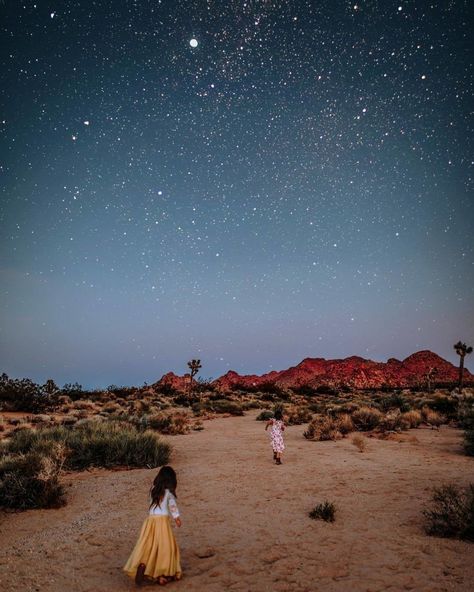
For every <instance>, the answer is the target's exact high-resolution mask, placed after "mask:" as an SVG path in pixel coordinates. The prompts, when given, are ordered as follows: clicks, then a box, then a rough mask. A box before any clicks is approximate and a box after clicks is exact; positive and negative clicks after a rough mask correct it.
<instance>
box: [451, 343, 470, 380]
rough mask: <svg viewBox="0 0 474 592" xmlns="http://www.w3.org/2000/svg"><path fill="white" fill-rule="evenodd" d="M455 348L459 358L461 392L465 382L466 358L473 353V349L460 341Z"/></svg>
mask: <svg viewBox="0 0 474 592" xmlns="http://www.w3.org/2000/svg"><path fill="white" fill-rule="evenodd" d="M453 347H454V349H455V350H456V353H457V354H458V356H459V391H461V390H462V387H463V382H464V358H465V357H466V355H467V354H470V353H472V347H471V346H470V345H466V344H465V343H462V341H458V342H457V343H455V344H454V345H453Z"/></svg>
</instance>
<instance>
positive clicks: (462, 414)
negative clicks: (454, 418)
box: [458, 397, 474, 430]
mask: <svg viewBox="0 0 474 592" xmlns="http://www.w3.org/2000/svg"><path fill="white" fill-rule="evenodd" d="M458 421H459V426H460V427H461V428H462V429H464V430H474V398H471V397H469V398H468V399H465V400H464V401H462V402H461V403H460V405H459V409H458Z"/></svg>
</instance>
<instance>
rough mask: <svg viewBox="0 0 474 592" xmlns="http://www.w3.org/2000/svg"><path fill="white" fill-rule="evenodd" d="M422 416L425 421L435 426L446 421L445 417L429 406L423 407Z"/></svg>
mask: <svg viewBox="0 0 474 592" xmlns="http://www.w3.org/2000/svg"><path fill="white" fill-rule="evenodd" d="M421 417H422V418H423V421H424V422H425V423H427V424H428V425H430V426H433V427H439V426H440V425H442V424H443V423H445V421H446V418H445V417H443V416H442V415H441V414H440V413H438V412H437V411H433V409H430V408H429V407H423V408H422V409H421Z"/></svg>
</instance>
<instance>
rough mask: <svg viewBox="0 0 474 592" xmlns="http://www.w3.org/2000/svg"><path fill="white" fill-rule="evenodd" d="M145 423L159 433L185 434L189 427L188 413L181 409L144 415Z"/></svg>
mask: <svg viewBox="0 0 474 592" xmlns="http://www.w3.org/2000/svg"><path fill="white" fill-rule="evenodd" d="M145 422H146V425H147V426H148V427H150V428H151V429H153V430H157V431H158V432H160V433H161V434H172V435H177V434H187V433H188V432H189V430H190V429H191V422H190V418H189V415H188V414H187V413H184V412H182V411H176V412H174V413H169V414H166V413H157V414H155V415H150V416H147V417H146V420H145Z"/></svg>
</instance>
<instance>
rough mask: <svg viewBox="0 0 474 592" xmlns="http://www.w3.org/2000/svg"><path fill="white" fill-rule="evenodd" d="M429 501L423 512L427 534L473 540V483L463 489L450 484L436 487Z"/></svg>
mask: <svg viewBox="0 0 474 592" xmlns="http://www.w3.org/2000/svg"><path fill="white" fill-rule="evenodd" d="M431 503H432V506H431V508H429V509H427V510H425V511H424V512H423V514H424V516H425V529H426V532H427V533H428V534H431V535H434V536H441V537H449V538H458V539H464V540H467V541H474V483H471V484H470V485H468V486H467V487H466V488H464V489H462V488H459V487H458V486H456V485H452V484H450V485H443V486H441V487H436V488H435V489H434V490H433V497H432V499H431Z"/></svg>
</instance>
